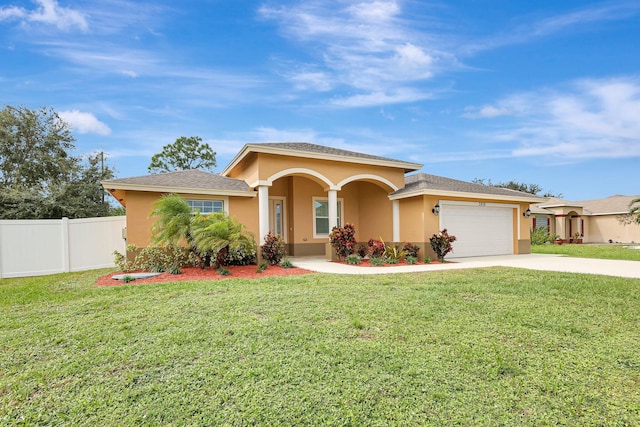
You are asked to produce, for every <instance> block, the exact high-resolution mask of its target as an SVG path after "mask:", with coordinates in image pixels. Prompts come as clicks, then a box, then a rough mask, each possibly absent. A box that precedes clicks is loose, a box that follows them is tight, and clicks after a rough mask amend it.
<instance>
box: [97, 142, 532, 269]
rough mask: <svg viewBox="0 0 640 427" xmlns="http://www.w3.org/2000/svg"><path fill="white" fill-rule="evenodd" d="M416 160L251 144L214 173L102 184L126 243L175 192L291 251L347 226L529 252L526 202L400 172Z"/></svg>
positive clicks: (304, 250)
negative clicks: (119, 209) (120, 217)
mask: <svg viewBox="0 0 640 427" xmlns="http://www.w3.org/2000/svg"><path fill="white" fill-rule="evenodd" d="M421 167H422V165H421V164H417V163H410V162H405V161H401V160H394V159H389V158H385V157H379V156H372V155H368V154H362V153H355V152H352V151H347V150H340V149H335V148H330V147H324V146H320V145H314V144H308V143H265V144H248V145H245V146H244V147H243V148H242V150H241V151H240V152H239V153H238V154H237V155H236V156H235V157H234V159H233V160H232V161H231V162H230V163H229V165H228V166H227V167H225V168H224V170H223V171H222V172H221V173H220V174H219V175H216V174H210V173H207V172H202V171H198V170H188V171H182V172H171V173H164V174H157V175H147V176H141V177H134V178H123V179H115V180H109V181H104V182H103V183H102V184H103V186H104V187H105V188H106V189H107V190H108V191H109V192H110V193H111V194H112V195H113V196H114V197H115V198H116V199H117V200H118V201H119V202H120V203H121V204H122V205H123V206H124V207H126V211H127V235H128V236H127V238H128V243H133V244H135V245H136V246H138V247H145V246H147V245H148V244H149V242H150V238H151V234H150V230H151V226H152V224H153V218H149V213H150V212H151V210H152V207H153V203H154V202H155V201H156V200H158V198H159V197H161V196H162V195H163V194H168V193H177V194H179V195H181V196H182V197H184V198H185V199H187V200H188V201H189V203H190V204H191V205H192V207H193V208H194V210H195V209H198V210H200V212H201V213H208V212H217V211H224V212H227V213H228V214H229V215H231V216H234V217H236V218H237V219H238V220H239V221H240V222H241V223H243V224H245V225H246V227H247V229H248V230H249V231H251V232H253V233H254V235H255V236H256V240H257V242H256V243H257V244H259V245H260V244H262V242H263V238H264V236H265V235H266V234H267V233H268V232H269V231H273V232H275V233H278V234H281V235H282V236H283V237H284V239H285V241H286V243H287V250H288V253H289V255H292V256H304V255H322V254H328V253H330V252H329V251H328V250H327V249H328V236H329V232H330V231H331V229H332V228H333V227H334V226H336V225H342V224H345V223H352V224H354V225H355V228H356V237H357V239H358V240H359V241H361V242H366V241H368V240H369V239H370V238H374V239H380V238H381V239H383V240H384V241H385V242H387V243H390V242H398V243H400V242H412V243H415V244H417V245H419V246H420V248H421V249H422V250H423V252H422V253H421V256H425V255H428V256H432V257H433V256H434V254H433V252H432V251H431V248H430V245H429V238H430V237H431V236H432V235H433V234H435V233H438V231H439V230H442V229H443V228H446V229H448V230H449V233H450V234H452V235H455V236H456V237H457V241H456V242H455V243H454V252H453V253H452V254H451V256H452V257H456V256H457V257H462V256H481V255H500V254H523V253H529V252H530V247H531V245H530V234H529V230H530V227H531V220H530V218H529V217H528V216H527V215H528V214H529V212H528V209H529V205H530V203H536V202H540V201H541V200H543V199H541V198H539V197H536V196H533V195H531V194H528V193H523V192H519V191H514V190H509V189H504V188H496V187H490V186H484V185H479V184H472V183H468V182H463V181H457V180H454V179H449V178H444V177H439V176H434V175H427V174H421V173H420V174H413V175H408V176H405V175H406V174H407V173H410V172H415V171H417V170H419V169H420V168H421Z"/></svg>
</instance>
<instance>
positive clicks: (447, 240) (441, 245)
mask: <svg viewBox="0 0 640 427" xmlns="http://www.w3.org/2000/svg"><path fill="white" fill-rule="evenodd" d="M455 241H456V236H450V235H449V234H448V233H447V229H446V228H444V229H443V230H442V231H440V232H439V233H438V234H434V235H433V236H431V238H430V239H429V243H431V249H433V251H434V252H435V253H436V255H437V256H438V259H439V260H440V262H444V257H445V256H447V254H448V253H449V252H453V245H452V243H453V242H455Z"/></svg>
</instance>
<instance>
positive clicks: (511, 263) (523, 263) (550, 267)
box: [291, 254, 640, 279]
mask: <svg viewBox="0 0 640 427" xmlns="http://www.w3.org/2000/svg"><path fill="white" fill-rule="evenodd" d="M451 261H452V262H451V263H448V264H427V265H425V264H421V265H397V266H390V267H361V266H357V265H348V264H343V263H337V262H330V261H327V260H326V259H325V258H324V257H293V258H291V262H292V263H293V265H295V266H296V267H300V268H304V269H307V270H311V271H317V272H319V273H332V274H389V273H412V272H427V271H441V270H453V269H461V268H485V267H496V266H501V267H516V268H526V269H529V270H545V271H560V272H569V273H585V274H603V275H606V276H617V277H629V278H635V279H640V261H618V260H606V259H591V258H573V257H567V256H563V255H547V254H528V255H502V256H488V257H473V258H452V259H451Z"/></svg>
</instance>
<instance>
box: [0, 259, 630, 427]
mask: <svg viewBox="0 0 640 427" xmlns="http://www.w3.org/2000/svg"><path fill="white" fill-rule="evenodd" d="M104 273H105V271H96V272H86V273H74V274H63V275H56V276H48V277H40V278H26V279H4V280H2V281H1V282H0V310H1V315H0V396H2V399H0V424H1V425H74V426H75V425H294V424H295V425H366V426H388V425H402V426H409V425H531V426H534V425H535V426H540V425H550V426H555V425H620V426H622V425H634V426H635V425H638V424H640V335H638V331H640V280H634V279H623V278H614V277H604V276H594V275H578V274H563V273H551V272H540V271H527V270H518V269H508V268H492V269H478V270H455V271H446V272H429V273H420V274H389V275H382V276H349V277H341V276H335V275H321V274H314V275H308V276H297V277H282V278H276V277H271V278H262V279H256V280H241V279H229V280H224V281H215V282H181V283H170V284H150V285H135V284H132V285H125V286H121V287H110V288H104V287H96V286H94V285H93V283H94V282H95V280H96V278H97V277H98V276H100V275H102V274H104Z"/></svg>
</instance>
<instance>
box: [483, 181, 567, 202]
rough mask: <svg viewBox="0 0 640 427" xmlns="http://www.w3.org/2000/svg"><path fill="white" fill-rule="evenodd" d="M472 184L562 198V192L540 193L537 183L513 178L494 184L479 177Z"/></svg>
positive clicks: (540, 189)
mask: <svg viewBox="0 0 640 427" xmlns="http://www.w3.org/2000/svg"><path fill="white" fill-rule="evenodd" d="M471 182H473V183H474V184H481V185H488V186H491V187H499V188H509V189H511V190H516V191H522V192H524V193H530V194H534V195H536V196H541V197H558V198H562V194H560V193H559V194H554V193H551V192H549V191H547V192H545V193H543V194H540V193H541V192H542V187H540V186H539V185H538V184H525V183H522V182H517V181H514V180H511V181H509V182H499V183H497V184H494V183H493V182H491V180H490V179H488V180H487V179H484V178H482V179H480V178H475V179H474V180H473V181H471Z"/></svg>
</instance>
